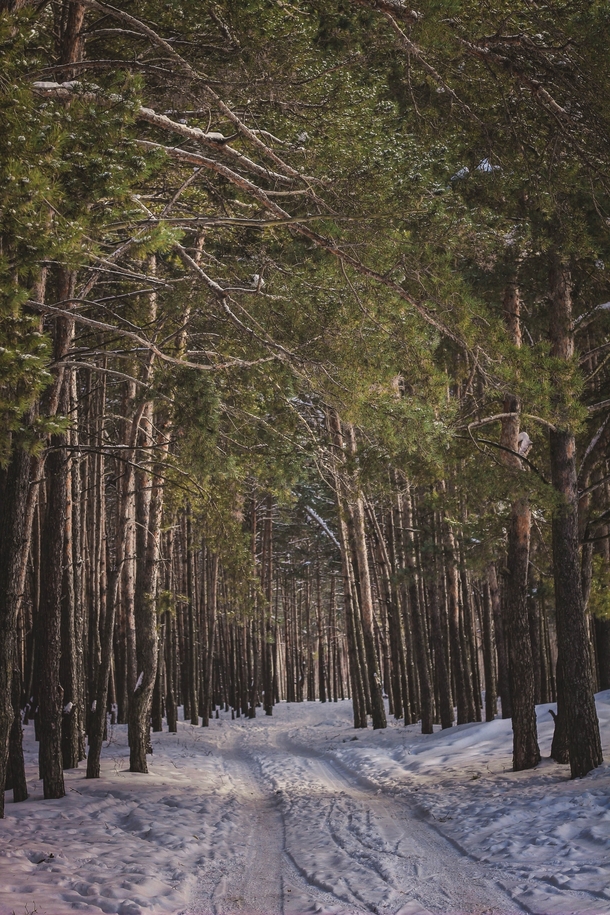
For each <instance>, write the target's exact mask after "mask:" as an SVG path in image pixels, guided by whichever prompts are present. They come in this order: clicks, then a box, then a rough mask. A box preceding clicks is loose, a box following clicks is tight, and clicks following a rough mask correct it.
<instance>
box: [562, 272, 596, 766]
mask: <svg viewBox="0 0 610 915" xmlns="http://www.w3.org/2000/svg"><path fill="white" fill-rule="evenodd" d="M550 301H551V312H550V322H551V324H550V337H551V355H552V356H554V357H555V358H556V359H562V360H565V361H571V360H572V359H573V356H574V339H573V326H572V297H571V280H570V274H569V270H568V269H567V267H565V266H564V265H563V264H561V263H560V262H559V259H558V258H556V260H555V262H554V264H553V267H552V270H551V275H550ZM558 389H560V388H559V386H558ZM559 396H561V395H559ZM558 405H559V406H561V403H559V404H558ZM550 459H551V477H552V482H553V487H554V488H555V491H556V492H557V494H558V497H559V500H560V504H559V505H558V506H557V507H556V509H555V511H554V513H553V575H554V580H555V606H556V615H557V646H558V651H559V659H560V664H561V672H562V678H563V702H561V701H560V702H558V712H559V715H560V716H561V715H565V725H566V730H567V737H568V747H569V753H570V770H571V773H572V778H579V777H582V776H583V775H586V774H587V773H588V772H590V771H591V770H592V769H595V768H596V767H597V766H599V765H600V764H601V762H602V749H601V740H600V734H599V722H598V720H597V713H596V710H595V699H594V696H593V682H592V676H591V655H590V647H589V637H588V632H587V627H586V620H585V614H584V606H583V595H582V588H581V569H580V555H579V530H578V485H577V473H576V442H575V438H574V433H573V432H572V431H570V430H569V429H557V430H555V431H552V432H551V433H550ZM558 698H559V699H561V696H559V697H558ZM562 706H563V707H562Z"/></svg>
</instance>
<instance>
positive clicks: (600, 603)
mask: <svg viewBox="0 0 610 915" xmlns="http://www.w3.org/2000/svg"><path fill="white" fill-rule="evenodd" d="M589 611H590V612H591V613H592V614H593V616H596V617H597V618H598V619H600V620H610V568H608V562H607V561H606V559H605V558H604V557H603V556H600V555H599V554H596V555H594V556H593V569H592V575H591V591H590V593H589Z"/></svg>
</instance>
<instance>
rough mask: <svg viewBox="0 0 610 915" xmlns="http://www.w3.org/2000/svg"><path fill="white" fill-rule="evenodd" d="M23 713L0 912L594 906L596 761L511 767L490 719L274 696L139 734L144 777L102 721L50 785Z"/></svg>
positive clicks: (285, 914) (121, 735) (601, 865)
mask: <svg viewBox="0 0 610 915" xmlns="http://www.w3.org/2000/svg"><path fill="white" fill-rule="evenodd" d="M602 695H603V699H602V700H600V701H598V709H599V710H600V718H601V720H602V726H603V727H602V729H603V732H604V733H605V734H608V733H609V732H610V727H608V725H609V724H610V694H609V695H606V694H602ZM546 717H549V718H550V716H548V711H547V710H546V709H541V710H540V722H541V724H540V730H541V738H542V739H543V741H547V740H548V739H549V737H550V731H549V733H548V734H547V732H546V731H545V730H544V728H545V727H546V725H545V724H544V722H545V720H546ZM32 730H33V729H32V728H31V727H28V728H26V742H25V746H26V756H27V761H28V773H29V786H30V791H31V798H30V800H28V801H26V802H25V803H22V804H13V803H12V802H11V801H10V795H7V804H6V818H5V820H3V821H0V915H13V913H14V915H32V913H34V912H35V913H36V915H64V913H68V912H74V911H79V912H84V913H89V915H94V913H95V915H100V912H103V913H108V915H280V913H282V915H307V913H316V912H318V913H326V915H357V913H367V912H369V913H370V912H373V913H378V915H382V913H383V915H386V913H387V915H425V913H429V915H511V913H517V912H530V913H532V915H569V913H572V915H573V913H578V915H584V913H586V915H608V913H610V890H609V887H610V798H609V793H610V792H609V791H608V788H609V786H610V773H609V771H608V767H607V766H603V767H601V768H600V769H599V770H597V772H596V773H594V774H593V776H591V777H589V779H588V780H581V781H579V782H571V781H570V780H569V778H568V777H567V775H568V773H567V770H566V768H565V767H558V766H556V765H555V764H553V763H551V762H550V761H548V760H546V761H544V762H543V763H542V765H541V767H539V769H537V770H535V771H533V772H529V773H512V772H511V771H510V722H503V721H498V720H497V721H495V722H491V723H490V724H478V725H464V726H462V727H461V728H452V729H451V731H446V732H442V733H440V732H439V733H436V734H434V735H431V736H422V735H421V734H419V732H418V729H417V728H416V727H409V728H405V727H404V726H403V725H402V724H401V723H396V722H391V726H390V727H389V728H388V729H387V730H386V731H376V732H373V731H372V730H371V729H370V728H369V729H367V730H366V731H354V729H353V727H352V726H351V707H350V703H348V702H347V701H346V702H340V703H337V704H334V703H331V704H328V705H326V707H325V706H323V705H320V703H303V704H300V705H292V706H289V705H287V704H285V703H282V704H281V705H280V706H278V707H276V709H275V710H274V715H273V717H270V718H268V717H266V716H264V715H262V714H260V713H259V716H258V717H257V718H256V719H253V720H246V719H243V718H241V719H237V720H235V721H232V720H231V718H230V715H227V714H225V713H221V716H220V718H219V719H213V720H212V721H210V726H209V727H208V728H201V727H199V728H195V727H192V726H191V725H189V724H187V723H185V722H180V723H179V730H178V734H168V733H163V734H158V735H154V736H153V745H154V751H155V752H154V755H153V757H152V759H151V760H150V770H151V771H150V774H149V775H146V776H145V775H135V774H131V773H129V772H128V771H127V769H128V749H127V746H126V733H125V728H124V727H117V728H115V729H114V730H113V731H112V732H111V734H110V741H109V743H108V745H106V746H105V748H104V754H103V767H102V778H101V779H99V780H90V781H88V780H86V779H85V778H84V770H83V769H82V768H81V769H78V770H74V771H72V772H68V773H66V776H67V788H68V793H67V797H66V798H64V799H62V800H57V801H43V800H42V797H41V794H42V791H41V783H40V782H38V781H37V772H36V766H35V762H36V745H35V743H34V741H33V735H32V733H31V732H32ZM543 752H544V743H543ZM606 754H608V749H606Z"/></svg>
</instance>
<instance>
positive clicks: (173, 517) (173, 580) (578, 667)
mask: <svg viewBox="0 0 610 915" xmlns="http://www.w3.org/2000/svg"><path fill="white" fill-rule="evenodd" d="M609 45H610V10H609V9H608V6H607V4H605V3H600V2H595V0H591V2H582V0H579V2H573V0H552V2H550V3H545V4H541V3H534V2H530V0H517V2H515V0H511V2H510V3H507V2H503V0H498V2H491V0H490V2H485V3H480V2H476V3H475V2H472V0H450V2H443V3H438V2H435V0H425V2H422V3H421V4H420V5H419V7H418V8H417V10H411V9H410V8H409V7H408V6H407V5H405V4H404V3H403V2H402V0H214V2H213V0H206V2H198V3H197V2H188V0H185V2H180V0H172V2H168V3H162V2H156V0H150V2H148V0H147V2H141V3H138V4H135V3H126V4H123V5H122V6H121V8H118V7H115V6H112V5H109V4H106V3H104V2H99V0H50V2H49V0H39V2H28V0H0V48H1V55H2V67H1V70H0V112H1V123H2V130H1V132H0V163H1V164H0V217H1V218H0V318H1V320H0V751H1V752H0V783H1V784H2V785H4V784H6V787H7V788H12V790H13V793H14V797H15V799H16V800H19V799H24V798H25V797H26V796H27V790H26V787H25V778H24V767H23V754H22V750H21V736H22V724H23V722H24V721H25V722H26V723H27V722H28V721H29V720H31V719H34V723H35V727H36V734H37V738H38V740H39V747H40V777H41V778H42V779H43V782H44V795H45V797H47V798H59V797H62V796H63V794H64V778H63V770H64V769H70V768H74V767H76V766H77V765H78V763H79V761H81V760H83V759H85V758H86V759H87V776H88V777H89V778H96V777H98V776H99V774H100V756H101V753H102V751H103V743H104V736H105V731H106V729H107V727H108V723H109V721H110V720H112V721H114V722H116V721H118V722H122V723H128V727H129V745H130V768H131V771H133V772H146V771H147V760H146V756H147V749H148V747H149V742H150V728H151V727H152V728H153V729H155V730H161V729H163V728H169V729H170V730H175V729H176V721H177V709H178V707H179V706H183V707H184V715H185V719H187V720H188V719H190V720H191V721H192V723H193V725H195V726H203V727H206V726H208V723H209V720H210V718H211V717H213V716H214V715H217V714H218V711H217V710H218V709H219V708H222V709H225V710H229V709H231V710H232V715H234V716H235V717H240V716H246V717H255V716H257V715H264V714H266V715H272V714H273V708H274V705H275V704H276V703H277V702H279V701H282V700H288V701H289V702H302V701H313V700H319V701H320V702H336V701H338V700H341V699H344V698H347V697H349V698H351V699H352V701H353V711H354V726H355V727H356V728H366V727H367V725H368V724H369V722H372V726H373V728H384V727H385V726H386V714H387V710H389V714H390V715H392V716H394V717H395V718H396V719H404V723H405V724H412V723H414V722H418V721H421V727H422V731H423V732H424V733H431V732H432V730H433V726H434V725H435V724H440V725H441V726H442V727H443V728H449V727H452V726H453V724H454V723H456V722H457V724H462V723H465V722H471V721H480V720H481V719H485V720H490V719H493V718H494V717H495V716H496V715H497V714H501V715H502V716H503V717H507V718H508V717H510V718H512V725H513V734H514V754H513V765H514V768H515V770H520V769H526V768H532V767H534V766H536V765H537V763H538V761H539V759H540V752H539V748H538V740H537V734H536V718H535V711H534V707H535V704H536V703H540V702H551V701H555V700H556V701H557V715H556V721H555V738H554V741H553V751H552V755H553V758H554V759H555V760H557V761H558V762H563V763H567V762H569V764H570V770H571V773H572V776H573V777H579V776H583V775H586V774H587V773H588V772H590V771H591V770H592V769H594V768H596V767H597V766H599V765H600V763H601V761H602V756H601V744H600V739H599V728H598V721H597V717H596V712H595V705H594V700H593V695H594V692H595V691H596V690H598V689H600V688H601V689H607V688H610V600H609V593H608V586H609V585H610V543H609V536H610V471H609V459H608V456H609V455H608V446H609V444H610V303H609V302H608V299H610V278H609V276H608V269H610V268H608V267H606V265H610V236H609V233H608V226H609V224H610V196H609V192H610V148H609V146H608V136H610V109H609V107H608V106H609V101H608V99H609V98H610V59H609V58H608V53H607V49H608V46H609ZM386 699H387V703H386V702H385V700H386ZM3 796H4V794H3V792H0V803H1V799H2V798H3ZM2 809H3V808H2Z"/></svg>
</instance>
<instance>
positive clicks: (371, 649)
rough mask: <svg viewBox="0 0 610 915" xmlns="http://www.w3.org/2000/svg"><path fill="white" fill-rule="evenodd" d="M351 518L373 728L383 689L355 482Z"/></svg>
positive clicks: (351, 435)
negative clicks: (376, 649)
mask: <svg viewBox="0 0 610 915" xmlns="http://www.w3.org/2000/svg"><path fill="white" fill-rule="evenodd" d="M347 434H348V450H349V452H350V454H351V455H352V456H355V454H356V435H355V432H354V427H353V426H351V425H348V426H347ZM348 508H349V509H350V510H351V513H352V517H353V535H354V552H355V555H354V559H355V564H356V566H357V568H358V580H359V582H360V611H361V619H362V633H363V636H364V649H365V652H366V665H367V669H368V675H369V689H370V694H371V715H372V719H373V728H375V729H379V728H385V727H387V721H386V716H385V708H384V704H383V690H382V686H381V676H380V671H379V665H378V663H377V653H376V651H375V636H374V627H373V594H372V591H371V579H370V573H369V560H368V553H367V544H366V530H365V525H364V502H363V497H362V493H361V492H360V491H359V489H358V485H357V483H356V491H355V492H354V494H353V497H352V499H350V501H349V503H348Z"/></svg>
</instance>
